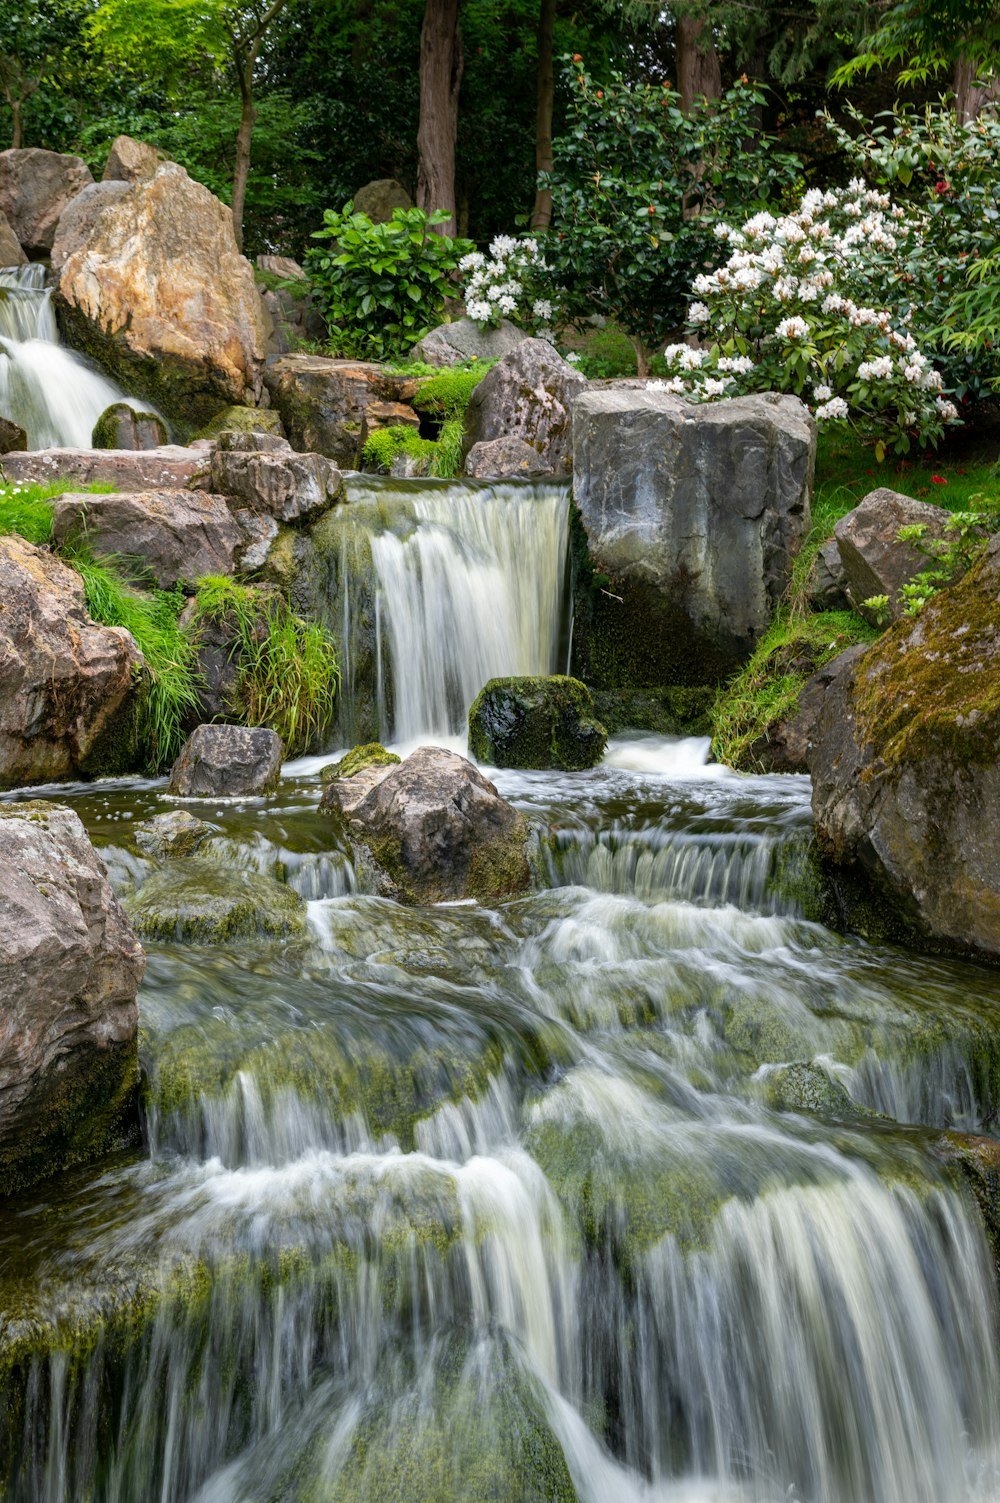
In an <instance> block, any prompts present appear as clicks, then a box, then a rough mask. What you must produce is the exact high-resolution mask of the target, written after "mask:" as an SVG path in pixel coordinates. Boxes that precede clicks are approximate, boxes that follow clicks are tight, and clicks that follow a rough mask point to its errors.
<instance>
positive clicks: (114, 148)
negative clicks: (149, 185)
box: [101, 136, 170, 183]
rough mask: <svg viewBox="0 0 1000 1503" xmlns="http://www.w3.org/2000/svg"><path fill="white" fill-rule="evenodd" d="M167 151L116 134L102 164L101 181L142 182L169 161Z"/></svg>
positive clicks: (130, 137)
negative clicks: (106, 158)
mask: <svg viewBox="0 0 1000 1503" xmlns="http://www.w3.org/2000/svg"><path fill="white" fill-rule="evenodd" d="M169 160H170V157H169V155H168V153H167V152H165V151H161V150H160V148H159V147H158V146H151V145H150V144H149V142H148V141H137V140H136V139H135V138H134V136H116V137H115V139H114V140H113V141H112V143H111V150H110V151H109V152H108V160H107V161H106V162H105V164H104V171H103V173H102V174H101V181H102V182H105V183H142V182H145V181H146V179H147V178H151V177H154V176H155V174H156V171H157V169H158V168H159V167H162V165H163V163H164V162H169Z"/></svg>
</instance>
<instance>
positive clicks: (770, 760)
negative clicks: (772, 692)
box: [740, 642, 867, 772]
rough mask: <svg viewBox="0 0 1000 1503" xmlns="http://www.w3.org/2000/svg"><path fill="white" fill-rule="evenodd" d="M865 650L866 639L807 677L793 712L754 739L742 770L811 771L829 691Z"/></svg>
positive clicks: (742, 764) (741, 767)
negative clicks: (814, 748)
mask: <svg viewBox="0 0 1000 1503" xmlns="http://www.w3.org/2000/svg"><path fill="white" fill-rule="evenodd" d="M866 651H867V647H866V645H865V644H864V643H863V642H862V643H858V644H857V645H856V646H854V647H848V648H847V649H846V651H844V652H842V653H839V654H838V656H837V657H835V658H834V659H833V660H832V662H829V663H826V664H825V665H824V666H823V667H822V668H820V669H819V670H818V671H817V672H816V673H814V674H812V675H811V677H810V678H808V679H806V682H805V683H804V684H803V686H802V688H801V690H800V691H799V697H798V702H797V704H796V706H795V711H794V713H793V714H791V715H787V716H784V717H782V718H781V719H779V720H776V721H774V722H772V724H770V725H769V726H768V727H767V730H766V732H765V734H764V735H763V736H760V737H758V739H757V740H756V741H754V742H753V744H752V745H751V747H750V748H749V751H748V753H747V756H746V759H745V761H744V762H742V763H741V764H740V771H742V772H749V771H754V772H808V771H809V766H810V762H811V759H812V753H813V747H814V745H815V742H816V736H817V734H818V731H819V723H820V717H821V715H822V713H823V706H824V704H825V703H826V695H827V691H828V689H829V688H830V685H831V684H832V683H833V682H834V681H835V680H836V679H838V678H839V677H840V675H841V673H842V672H844V670H845V668H846V667H847V665H848V664H849V663H852V662H855V661H856V660H857V659H858V658H859V657H861V656H862V654H863V653H864V652H866ZM776 672H777V670H776Z"/></svg>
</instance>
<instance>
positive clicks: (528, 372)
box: [465, 339, 587, 475]
mask: <svg viewBox="0 0 1000 1503" xmlns="http://www.w3.org/2000/svg"><path fill="white" fill-rule="evenodd" d="M586 389H587V382H586V378H585V377H584V376H581V375H580V373H579V371H576V370H574V369H573V367H572V366H571V365H570V364H569V362H568V361H566V360H564V359H563V358H562V356H561V355H560V354H559V352H558V351H557V350H555V349H554V348H553V347H552V345H550V344H549V342H548V340H546V339H525V340H523V341H522V342H521V343H520V344H518V346H517V347H516V349H513V350H511V352H510V353H509V354H508V355H505V356H504V357H503V359H502V360H501V361H500V362H499V364H497V365H495V366H494V367H493V369H492V370H491V371H489V372H488V373H487V374H486V375H485V376H484V377H483V379H482V380H481V381H480V383H479V385H478V386H477V387H476V388H475V390H474V391H473V393H472V396H471V397H470V398H469V405H468V407H467V408H466V412H465V452H466V454H468V453H469V452H470V451H471V450H472V448H473V447H474V446H475V445H476V444H478V443H484V442H486V441H488V440H489V439H494V438H520V439H522V440H523V441H524V442H525V443H526V444H529V445H530V446H531V448H533V449H535V450H536V451H537V453H538V454H539V455H540V456H541V458H542V460H543V462H544V464H545V465H546V468H547V469H549V470H551V471H552V472H553V473H554V474H557V475H565V474H568V473H569V469H570V466H571V464H572V459H573V438H572V427H571V421H570V415H571V411H572V407H573V402H574V400H575V399H576V398H577V397H578V396H579V395H580V394H581V392H584V391H586Z"/></svg>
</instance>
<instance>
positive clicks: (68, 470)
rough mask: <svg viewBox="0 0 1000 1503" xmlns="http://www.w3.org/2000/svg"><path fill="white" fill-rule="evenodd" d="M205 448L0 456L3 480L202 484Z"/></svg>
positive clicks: (173, 486)
mask: <svg viewBox="0 0 1000 1503" xmlns="http://www.w3.org/2000/svg"><path fill="white" fill-rule="evenodd" d="M211 459H212V451H211V449H210V448H190V449H189V448H184V447H182V446H181V445H180V444H164V445H163V446H162V448H159V449H39V450H34V451H32V452H31V453H17V454H7V455H5V456H4V462H3V467H4V473H5V474H6V476H7V479H8V480H13V481H21V482H22V484H28V485H50V484H51V483H52V481H53V480H66V481H68V482H69V483H70V485H81V486H82V485H113V486H114V487H115V490H118V491H147V490H194V489H198V490H207V489H208V472H209V468H210V465H211Z"/></svg>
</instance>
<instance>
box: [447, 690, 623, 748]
mask: <svg viewBox="0 0 1000 1503" xmlns="http://www.w3.org/2000/svg"><path fill="white" fill-rule="evenodd" d="M607 744H608V733H607V731H606V730H605V729H604V727H603V725H601V724H600V722H599V721H598V719H597V715H596V712H595V709H594V700H593V697H592V695H591V693H590V690H589V689H588V688H587V686H586V685H585V684H581V683H580V680H579V679H576V678H567V677H565V676H564V675H562V674H553V675H552V676H551V677H550V678H491V679H490V681H489V683H488V684H487V685H486V686H485V688H483V689H481V690H480V691H479V694H478V695H477V697H476V701H475V703H474V704H473V706H472V709H471V710H470V711H469V750H470V752H471V753H472V755H473V756H474V757H475V758H476V760H477V761H479V762H487V763H489V764H490V765H491V766H493V767H559V768H562V769H563V770H564V771H569V772H575V771H578V770H580V769H582V768H584V767H595V766H596V765H597V763H598V762H599V761H600V760H601V758H602V757H603V756H604V749H605V747H606V746H607Z"/></svg>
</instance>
